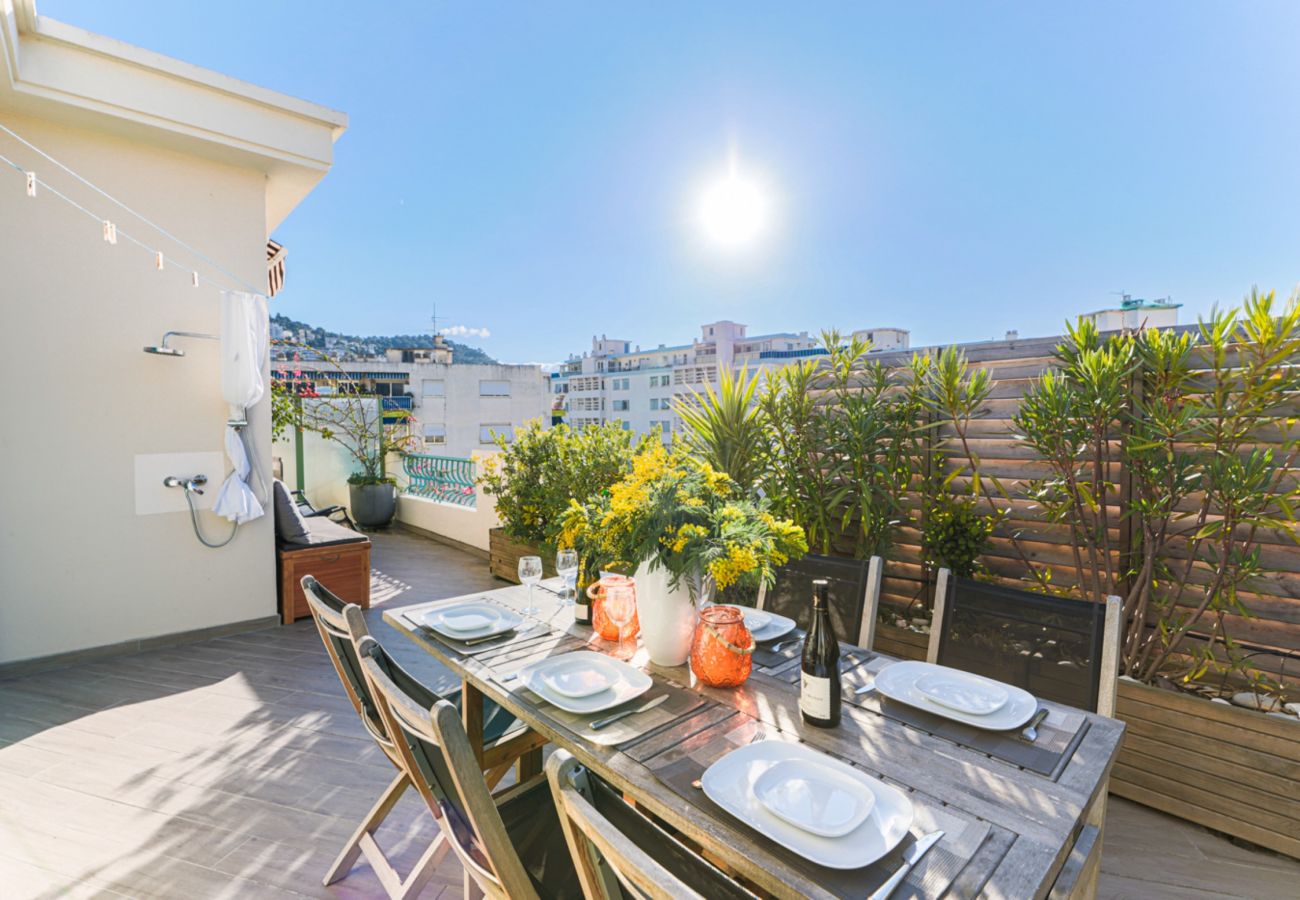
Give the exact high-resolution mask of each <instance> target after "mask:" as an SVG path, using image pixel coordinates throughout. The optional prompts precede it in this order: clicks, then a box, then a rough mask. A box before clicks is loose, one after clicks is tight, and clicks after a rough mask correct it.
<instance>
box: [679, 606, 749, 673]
mask: <svg viewBox="0 0 1300 900" xmlns="http://www.w3.org/2000/svg"><path fill="white" fill-rule="evenodd" d="M754 646H755V645H754V636H753V635H751V634H750V633H749V629H748V628H746V627H745V617H744V615H743V614H742V613H741V611H740V609H739V608H737V607H735V606H706V607H705V608H704V609H702V610H700V621H699V622H698V623H697V624H696V626H695V637H694V639H693V640H692V641H691V671H692V672H694V673H695V677H696V678H698V679H700V681H702V682H704V683H705V684H707V685H708V686H709V687H737V686H738V685H741V684H744V683H745V679H746V678H748V677H749V670H750V669H751V668H752V666H753V654H754Z"/></svg>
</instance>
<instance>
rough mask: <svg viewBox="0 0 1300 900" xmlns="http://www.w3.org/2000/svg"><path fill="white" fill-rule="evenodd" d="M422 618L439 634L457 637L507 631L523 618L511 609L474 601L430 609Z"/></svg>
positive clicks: (470, 636)
mask: <svg viewBox="0 0 1300 900" xmlns="http://www.w3.org/2000/svg"><path fill="white" fill-rule="evenodd" d="M420 620H421V621H422V622H423V623H424V624H425V625H427V626H428V627H429V628H432V629H433V630H434V631H436V632H438V633H439V634H441V635H445V636H446V637H449V638H452V639H453V640H457V641H472V640H477V639H479V638H485V637H492V636H493V635H497V634H505V633H506V632H507V631H509V630H510V629H512V628H515V627H518V625H519V624H520V623H521V622H523V618H522V617H521V616H520V615H519V614H518V613H516V612H513V611H512V610H508V609H504V608H502V607H500V606H495V605H493V604H491V603H479V602H475V601H470V602H468V603H457V604H455V605H454V606H444V607H441V608H439V609H430V610H427V611H425V612H424V613H423V614H422V615H421V616H420Z"/></svg>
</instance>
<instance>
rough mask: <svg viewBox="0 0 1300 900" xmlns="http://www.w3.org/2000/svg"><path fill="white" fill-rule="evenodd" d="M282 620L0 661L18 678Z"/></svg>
mask: <svg viewBox="0 0 1300 900" xmlns="http://www.w3.org/2000/svg"><path fill="white" fill-rule="evenodd" d="M279 624H280V617H279V616H262V617H261V618H257V619H246V620H244V621H243V622H230V623H228V624H225V625H214V626H212V627H211V628H196V629H194V630H193V631H178V632H176V633H175V634H162V635H158V636H157V637H150V638H140V639H138V640H131V641H122V642H120V643H117V644H105V645H103V646H102V647H87V648H86V649H84V650H70V651H68V652H67V653H53V654H51V655H49V656H37V657H33V658H32V659H20V660H16V661H14V662H7V663H0V678H16V677H19V676H22V675H31V674H33V673H36V672H44V671H46V670H48V669H61V668H63V667H65V666H71V665H76V664H77V663H84V662H94V661H95V660H100V659H106V658H109V657H113V656H127V655H129V654H132V653H140V652H142V651H144V650H158V649H161V648H163V647H175V646H178V645H180V644H193V643H196V642H198V641H206V640H210V639H212V638H218V637H226V636H227V635H231V634H242V633H244V632H246V631H260V630H261V629H263V628H271V627H272V626H275V625H279Z"/></svg>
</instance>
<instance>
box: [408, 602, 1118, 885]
mask: <svg viewBox="0 0 1300 900" xmlns="http://www.w3.org/2000/svg"><path fill="white" fill-rule="evenodd" d="M559 586H560V582H559V581H558V580H548V581H546V582H543V586H542V587H539V588H538V590H537V591H536V594H535V598H536V600H537V605H538V606H539V607H540V609H541V611H540V613H538V614H536V615H533V616H525V617H524V624H521V625H520V626H519V627H518V628H517V629H516V630H515V632H514V634H512V635H509V636H507V637H505V638H502V639H499V640H498V641H489V642H484V643H483V644H480V645H473V646H466V645H460V644H458V643H457V642H454V641H450V640H446V639H443V638H440V637H439V636H438V635H437V633H435V632H433V631H431V630H429V629H428V628H426V627H424V626H422V625H421V620H420V615H421V614H422V613H423V612H425V611H427V610H428V609H431V608H435V607H438V606H444V605H452V604H455V603H458V602H464V601H480V602H489V603H493V604H497V605H500V606H502V607H505V608H508V609H511V610H514V611H516V612H519V611H522V610H523V609H524V608H526V607H527V605H528V596H529V595H528V590H527V588H525V587H522V586H518V585H512V586H509V587H503V588H501V589H499V590H493V591H487V592H483V593H476V594H470V595H466V596H464V597H457V598H451V599H448V600H442V601H437V602H434V603H428V604H421V605H418V606H408V607H404V608H401V609H395V610H389V611H385V613H384V620H385V621H386V622H387V623H388V624H389V625H391V626H392V627H394V628H396V629H397V630H398V631H400V632H401V633H402V634H404V635H405V636H406V637H408V638H410V639H411V640H412V641H414V642H415V643H416V644H417V645H418V646H420V647H421V648H423V649H424V650H426V651H428V652H429V653H430V654H431V655H433V656H434V657H436V658H437V659H438V660H439V661H440V662H442V663H443V664H444V665H446V666H447V667H448V668H450V669H451V670H452V671H453V672H454V673H455V674H456V675H457V676H458V677H459V678H460V679H461V680H462V683H463V694H462V698H461V708H462V715H463V721H464V724H465V729H466V732H467V733H468V734H469V737H470V742H471V745H472V746H474V747H476V748H480V749H481V747H482V736H483V730H482V722H483V701H484V699H485V698H490V699H491V700H493V701H494V702H496V703H497V704H499V705H500V706H502V707H504V708H506V709H507V710H509V711H510V712H512V713H513V714H514V715H515V716H516V717H518V718H519V719H520V720H522V721H523V722H525V723H526V724H527V725H528V726H529V727H531V728H532V729H534V730H535V731H537V732H539V733H540V734H542V735H544V736H545V737H546V738H547V739H548V740H550V741H552V742H554V743H555V744H556V745H557V746H560V747H563V748H565V749H566V750H568V751H569V752H570V753H572V754H573V755H574V756H575V757H577V759H578V760H579V762H580V763H581V764H582V765H584V766H586V767H587V768H588V769H589V770H591V771H592V772H594V773H596V774H597V775H599V776H600V777H601V778H604V779H605V780H606V781H608V782H610V783H611V784H612V785H614V786H615V787H617V788H618V789H619V790H621V791H622V792H623V794H624V796H625V797H626V798H627V799H628V800H629V801H630V802H634V803H636V804H637V805H638V806H639V807H640V808H641V809H643V810H645V811H647V812H649V813H651V814H653V815H654V816H656V817H658V818H659V819H661V820H662V821H663V822H666V823H667V824H668V825H669V826H671V827H672V828H674V829H676V830H677V831H679V832H680V833H681V834H682V835H684V836H685V837H686V838H688V839H689V840H690V841H692V842H694V843H696V844H697V845H698V846H699V847H700V848H701V851H702V852H703V853H704V854H705V855H706V856H707V857H708V858H709V859H710V860H712V861H713V862H715V863H716V864H718V865H719V866H720V867H722V868H723V869H724V870H726V871H729V872H730V873H731V874H733V875H734V876H737V877H738V878H739V879H741V880H742V881H743V882H745V883H748V884H749V885H750V886H751V887H753V888H756V889H757V891H758V892H759V893H761V894H768V895H771V896H776V897H814V898H820V897H827V898H830V897H835V898H843V897H861V898H865V897H868V896H870V894H871V893H872V892H873V891H874V890H875V889H876V888H877V887H879V886H880V885H881V884H883V883H884V882H885V881H886V880H887V879H888V878H889V877H890V875H892V874H893V873H894V872H895V871H897V870H898V868H899V867H900V866H901V865H902V864H903V852H904V851H905V850H907V849H908V848H909V847H910V846H912V845H913V844H915V842H916V841H917V839H919V838H920V837H921V836H923V835H925V834H926V833H928V832H931V831H935V830H939V829H942V830H943V832H944V836H943V838H942V839H941V840H940V841H939V842H938V843H937V844H936V845H935V846H934V847H933V848H932V849H930V851H929V852H928V853H926V854H925V855H924V856H923V857H922V858H921V860H920V862H919V863H917V864H916V866H915V867H914V868H913V869H912V871H911V872H910V873H909V874H908V876H907V877H906V879H905V880H904V881H903V883H902V884H901V885H899V887H898V888H897V889H896V890H895V892H894V893H893V896H894V897H897V898H907V897H975V896H987V897H1005V898H1017V900H1018V898H1031V897H1045V896H1049V895H1050V896H1052V897H1058V896H1060V897H1072V896H1087V895H1088V891H1089V889H1090V887H1091V886H1092V885H1095V879H1096V873H1097V869H1098V865H1099V862H1100V855H1101V841H1100V831H1099V827H1098V824H1099V823H1098V821H1097V819H1098V816H1097V810H1099V809H1104V806H1103V804H1104V802H1105V785H1106V781H1107V778H1108V776H1109V773H1110V769H1111V766H1112V765H1113V763H1114V761H1115V757H1116V755H1117V754H1118V752H1119V747H1120V742H1121V740H1122V737H1123V732H1124V725H1123V723H1122V722H1119V721H1117V720H1114V719H1109V718H1106V717H1104V716H1099V715H1096V714H1093V713H1090V712H1085V711H1082V710H1077V709H1073V708H1071V707H1066V706H1061V705H1058V704H1054V703H1051V702H1048V701H1042V700H1040V701H1039V704H1040V708H1041V709H1045V710H1046V711H1047V718H1046V720H1045V721H1044V722H1043V724H1042V726H1041V727H1040V729H1039V730H1040V734H1039V737H1038V738H1037V740H1036V741H1034V742H1029V741H1028V740H1026V739H1025V738H1024V736H1023V735H1022V734H1021V733H1020V731H1019V730H1017V731H1014V732H998V733H991V732H987V731H981V730H979V729H974V728H970V727H969V726H964V725H959V724H957V723H953V722H951V721H950V720H947V719H944V718H941V717H939V716H936V715H931V714H928V713H923V712H920V711H918V710H916V709H914V708H911V707H904V706H902V705H901V704H896V703H895V702H894V701H892V700H889V699H887V698H882V697H880V696H879V695H878V693H877V692H875V691H873V690H867V691H865V692H863V693H858V688H859V687H863V686H865V685H870V684H871V683H872V682H873V680H874V676H875V673H876V672H878V671H880V670H881V669H882V668H883V667H884V666H886V665H889V664H891V663H893V662H895V661H896V660H894V659H892V658H890V657H888V656H885V655H883V654H878V653H873V652H871V651H870V650H867V649H863V648H859V647H853V646H851V645H848V644H842V645H841V657H842V659H841V667H842V683H843V695H844V706H843V715H842V718H841V722H840V724H839V726H837V727H834V728H813V727H810V726H808V725H806V724H805V723H804V722H803V721H802V719H801V717H800V714H799V686H798V681H799V642H798V640H797V639H796V640H790V641H789V642H787V643H786V644H785V645H782V643H781V642H774V643H773V644H769V645H765V646H762V647H760V649H759V650H758V651H756V652H755V654H754V660H755V662H754V667H753V671H752V673H751V674H750V676H749V678H748V680H746V681H745V683H744V684H742V685H741V686H740V687H738V688H732V689H717V688H710V687H707V686H705V685H703V684H701V683H699V682H698V681H696V680H695V679H694V677H693V675H692V673H691V671H690V668H689V666H686V665H683V666H676V667H661V666H656V665H654V664H652V663H650V662H649V661H648V659H647V658H646V655H645V651H644V650H643V649H642V650H640V651H639V652H638V653H637V654H636V655H635V656H634V657H633V658H632V659H631V660H630V661H631V663H632V664H633V665H635V666H637V667H638V668H640V669H642V670H643V671H645V672H646V673H647V674H648V675H649V676H650V677H651V678H652V679H653V682H654V685H653V686H652V687H651V689H650V690H649V691H647V692H646V693H645V694H643V695H642V696H641V697H640V698H639V700H638V701H633V702H631V703H628V704H626V706H628V707H635V706H636V705H637V704H638V703H639V702H640V701H644V700H646V699H649V698H653V697H656V696H658V695H659V694H661V693H662V694H667V695H668V696H669V700H668V701H667V702H665V703H663V704H662V705H661V706H660V708H659V709H657V710H652V711H650V712H647V713H643V714H640V715H638V716H631V717H628V718H627V719H624V720H623V722H621V723H620V724H619V726H615V727H612V728H610V729H606V730H602V731H600V732H596V731H593V730H591V728H590V721H591V720H592V719H596V718H599V717H600V716H601V715H605V714H606V713H599V714H592V715H589V716H586V717H579V716H575V715H574V714H572V713H567V712H565V711H563V710H560V709H558V708H556V707H554V706H552V705H551V704H550V703H548V702H547V701H545V700H544V699H542V698H541V697H539V696H538V695H536V694H533V693H532V692H531V691H529V690H528V689H527V688H525V687H523V686H522V685H520V683H519V679H517V678H516V677H515V675H516V673H518V672H519V671H520V669H522V668H523V667H524V666H527V665H529V664H531V663H535V662H538V661H539V660H543V659H546V658H548V657H552V656H556V655H558V654H564V653H570V652H574V651H579V650H596V651H599V652H605V653H609V652H611V651H612V650H613V649H614V645H613V644H612V643H609V642H606V641H604V640H602V639H601V638H600V637H599V636H598V635H595V634H594V633H593V631H592V629H591V628H590V627H588V626H584V625H578V624H576V623H575V622H574V620H573V607H572V606H565V605H563V604H562V603H561V601H560V598H559V596H558V591H557V589H558V588H559ZM799 634H800V632H795V637H796V638H797V636H798V635H799ZM773 648H775V649H773ZM622 708H623V707H620V708H619V709H622ZM616 711H617V710H616ZM620 728H621V729H622V730H618V729H620ZM606 732H612V734H611V733H606ZM759 739H774V740H787V741H799V742H802V743H804V744H806V745H807V746H809V747H811V748H813V749H816V750H818V751H820V752H822V753H825V754H828V755H830V756H832V757H834V758H837V759H839V760H841V761H843V762H846V763H849V764H850V765H853V766H855V767H857V768H859V769H861V770H863V771H865V772H866V773H867V774H869V775H871V776H874V777H876V778H879V779H881V780H883V781H884V782H886V783H887V784H891V785H893V786H895V787H897V788H899V789H901V790H902V791H903V792H904V793H905V794H906V796H907V798H908V799H909V800H910V801H911V803H912V806H913V809H914V817H913V821H912V824H911V828H910V832H909V834H908V835H907V836H906V837H905V838H904V839H903V841H902V843H901V844H900V845H899V846H898V847H896V848H895V849H894V850H893V851H891V852H890V853H887V854H886V855H885V856H884V857H882V858H881V859H879V860H878V861H876V862H875V863H873V864H871V865H868V866H865V867H863V868H861V869H855V870H841V869H830V868H825V867H823V866H820V865H817V864H816V863H812V862H810V861H808V860H807V859H805V858H803V857H802V856H799V855H797V854H795V853H793V852H792V851H790V850H789V849H788V848H786V847H784V846H782V845H780V844H778V843H776V842H774V841H773V840H771V839H770V838H768V837H766V836H765V835H764V834H762V833H760V832H759V831H757V830H755V829H754V828H751V827H750V825H749V824H747V823H745V822H742V821H740V820H738V819H736V818H734V817H733V816H732V815H730V814H729V813H727V812H726V811H725V810H723V809H722V808H721V807H718V806H716V805H714V804H713V802H712V801H711V800H710V799H709V798H708V797H707V796H705V794H704V792H703V791H702V790H701V789H700V787H699V778H700V776H701V774H702V773H703V771H704V769H705V768H707V766H708V765H709V764H710V763H711V762H713V761H714V760H716V759H718V758H720V757H721V756H723V755H725V754H726V753H727V752H729V751H730V750H734V749H736V748H738V747H741V746H744V745H745V744H748V743H751V742H753V741H755V740H759ZM611 741H615V742H613V743H611ZM540 771H541V752H540V751H536V752H535V753H534V754H533V755H530V756H529V757H526V758H525V759H523V760H520V763H519V777H520V778H521V779H522V778H528V777H531V776H533V775H536V774H537V773H539V772H540ZM1090 819H1091V820H1092V821H1091V822H1090Z"/></svg>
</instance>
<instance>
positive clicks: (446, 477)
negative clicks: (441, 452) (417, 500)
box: [402, 453, 477, 508]
mask: <svg viewBox="0 0 1300 900" xmlns="http://www.w3.org/2000/svg"><path fill="white" fill-rule="evenodd" d="M402 467H403V468H404V469H405V470H406V478H407V485H406V493H408V494H411V495H413V496H416V497H425V498H427V499H429V500H437V501H438V502H440V503H454V504H455V505H456V506H465V507H470V508H473V507H474V506H476V505H477V497H476V494H475V491H474V460H472V459H465V458H463V457H459V456H430V455H428V454H424V453H408V454H406V455H405V456H403V457H402Z"/></svg>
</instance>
